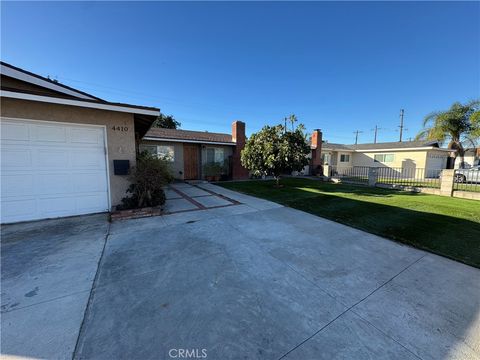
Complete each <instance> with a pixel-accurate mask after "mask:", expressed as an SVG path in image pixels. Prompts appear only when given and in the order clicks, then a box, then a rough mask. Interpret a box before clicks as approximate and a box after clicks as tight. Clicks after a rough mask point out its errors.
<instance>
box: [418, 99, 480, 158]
mask: <svg viewBox="0 0 480 360" xmlns="http://www.w3.org/2000/svg"><path fill="white" fill-rule="evenodd" d="M423 127H424V129H423V130H421V131H420V132H419V133H418V135H417V137H416V139H417V140H439V141H442V142H446V141H448V148H449V149H452V150H456V152H455V159H456V158H457V156H460V161H461V163H460V167H463V165H464V156H465V149H464V144H469V145H470V146H473V147H475V145H476V143H477V140H478V138H479V137H480V100H475V101H471V102H468V103H466V104H461V103H459V102H456V103H454V104H453V105H452V106H451V107H450V109H448V110H446V111H437V112H433V113H431V114H428V115H427V116H426V117H425V119H424V120H423Z"/></svg>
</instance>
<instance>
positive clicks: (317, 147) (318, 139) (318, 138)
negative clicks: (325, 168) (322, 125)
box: [310, 129, 322, 175]
mask: <svg viewBox="0 0 480 360" xmlns="http://www.w3.org/2000/svg"><path fill="white" fill-rule="evenodd" d="M311 149H312V160H311V161H310V173H311V175H321V174H322V170H321V165H322V131H321V130H320V129H315V130H313V133H312V142H311ZM319 166H320V167H319Z"/></svg>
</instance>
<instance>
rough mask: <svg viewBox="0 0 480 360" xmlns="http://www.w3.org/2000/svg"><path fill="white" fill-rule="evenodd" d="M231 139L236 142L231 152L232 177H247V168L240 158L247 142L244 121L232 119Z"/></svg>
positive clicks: (234, 178) (238, 178)
mask: <svg viewBox="0 0 480 360" xmlns="http://www.w3.org/2000/svg"><path fill="white" fill-rule="evenodd" d="M232 141H233V142H235V143H236V145H235V148H234V150H233V154H232V179H233V180H241V179H248V175H249V174H248V170H247V169H245V168H244V167H243V166H242V163H241V160H240V155H241V151H242V150H243V148H244V147H245V143H246V142H247V137H246V135H245V123H244V122H242V121H234V122H233V123H232Z"/></svg>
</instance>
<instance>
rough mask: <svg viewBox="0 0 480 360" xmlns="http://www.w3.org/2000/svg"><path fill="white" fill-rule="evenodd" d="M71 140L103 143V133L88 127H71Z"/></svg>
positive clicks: (78, 142)
mask: <svg viewBox="0 0 480 360" xmlns="http://www.w3.org/2000/svg"><path fill="white" fill-rule="evenodd" d="M72 142H74V143H76V144H98V145H102V144H103V135H102V134H99V133H98V131H93V130H89V129H72Z"/></svg>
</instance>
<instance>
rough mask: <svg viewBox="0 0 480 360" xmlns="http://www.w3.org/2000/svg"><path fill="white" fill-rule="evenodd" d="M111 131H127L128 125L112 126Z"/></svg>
mask: <svg viewBox="0 0 480 360" xmlns="http://www.w3.org/2000/svg"><path fill="white" fill-rule="evenodd" d="M112 130H113V131H128V126H112Z"/></svg>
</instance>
